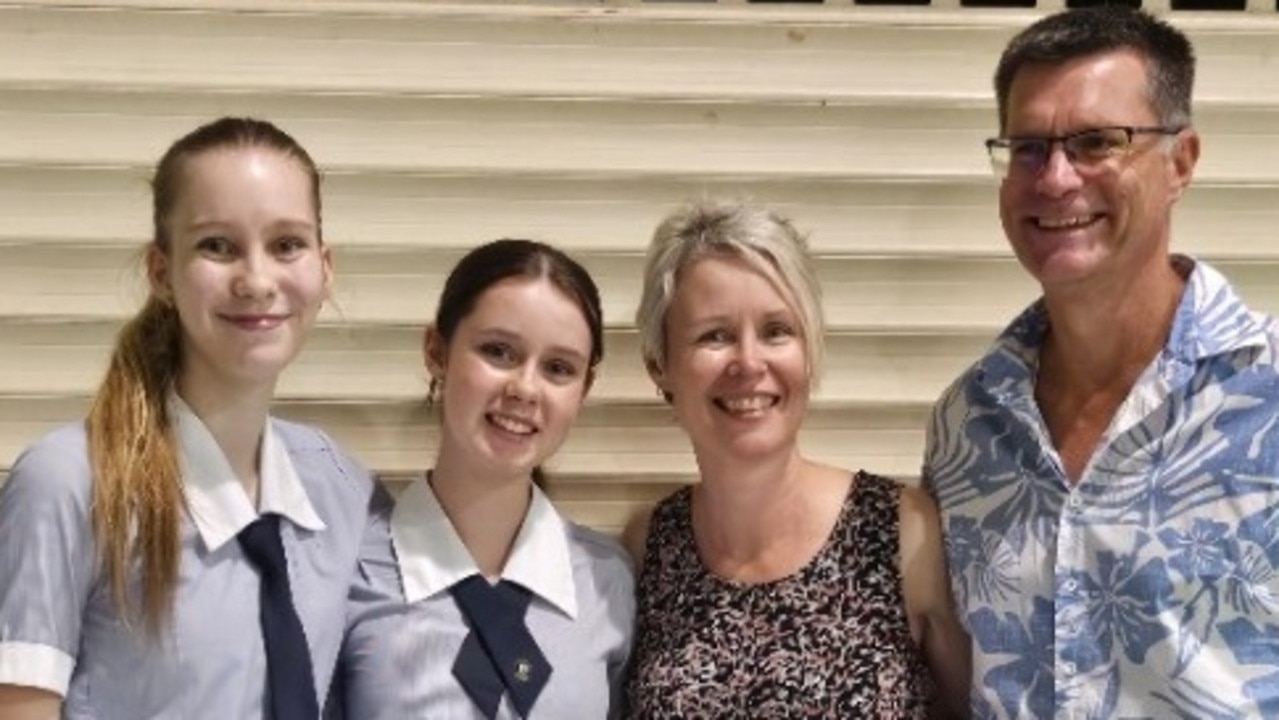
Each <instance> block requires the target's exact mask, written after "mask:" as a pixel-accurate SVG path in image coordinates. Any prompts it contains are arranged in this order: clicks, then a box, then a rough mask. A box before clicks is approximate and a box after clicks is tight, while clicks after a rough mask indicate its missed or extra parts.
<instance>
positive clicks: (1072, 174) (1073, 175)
mask: <svg viewBox="0 0 1279 720" xmlns="http://www.w3.org/2000/svg"><path fill="white" fill-rule="evenodd" d="M1082 182H1083V179H1082V178H1081V177H1080V176H1079V171H1078V170H1077V169H1076V168H1075V165H1074V163H1072V162H1071V161H1070V157H1069V156H1068V155H1067V154H1066V148H1065V147H1064V146H1063V145H1062V144H1061V143H1053V144H1052V145H1051V146H1050V147H1049V148H1048V157H1047V158H1045V159H1044V166H1043V167H1042V168H1040V170H1039V175H1038V176H1037V177H1036V178H1035V189H1036V190H1037V191H1038V192H1039V194H1041V195H1044V196H1046V197H1051V198H1059V197H1063V196H1065V195H1066V194H1067V193H1071V192H1074V191H1076V190H1078V189H1079V187H1080V185H1081V184H1082Z"/></svg>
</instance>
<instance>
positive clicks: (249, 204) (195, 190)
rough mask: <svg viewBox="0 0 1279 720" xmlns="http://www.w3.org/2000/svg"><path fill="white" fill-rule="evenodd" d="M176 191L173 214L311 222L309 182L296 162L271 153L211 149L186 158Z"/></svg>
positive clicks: (312, 208)
mask: <svg viewBox="0 0 1279 720" xmlns="http://www.w3.org/2000/svg"><path fill="white" fill-rule="evenodd" d="M177 184H178V187H176V188H174V191H175V195H174V200H175V205H176V207H175V210H177V211H178V212H179V213H180V212H182V211H183V210H184V209H185V210H188V211H194V210H195V208H196V207H197V206H198V207H200V208H201V209H202V210H204V211H209V210H213V209H216V210H217V211H219V212H231V211H241V212H243V211H248V210H252V209H256V210H261V211H274V212H277V213H279V214H281V215H288V216H294V215H304V216H306V217H301V218H298V219H313V216H314V214H315V210H316V208H315V200H314V193H313V190H314V188H313V179H312V178H311V175H310V174H309V173H308V172H307V170H306V168H304V167H303V166H302V164H301V163H300V162H299V161H298V160H297V159H295V158H293V157H291V156H289V155H286V154H284V153H281V152H279V151H277V150H273V149H270V148H260V147H227V148H215V149H212V150H206V151H204V152H200V153H196V154H194V155H191V156H189V157H187V158H186V159H185V160H184V161H183V163H182V167H181V170H180V173H179V176H178V183H177Z"/></svg>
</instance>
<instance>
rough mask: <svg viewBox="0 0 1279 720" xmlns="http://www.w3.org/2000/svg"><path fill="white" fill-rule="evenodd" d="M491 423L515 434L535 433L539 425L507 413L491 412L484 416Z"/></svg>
mask: <svg viewBox="0 0 1279 720" xmlns="http://www.w3.org/2000/svg"><path fill="white" fill-rule="evenodd" d="M484 417H485V419H486V420H488V421H489V423H490V424H491V425H493V426H495V427H497V428H498V429H499V430H505V431H506V432H508V433H511V434H513V435H533V434H535V433H536V432H537V427H536V426H534V425H533V424H532V423H530V422H526V421H524V420H520V419H518V418H513V417H510V416H507V415H497V414H495V413H489V414H487V415H485V416H484Z"/></svg>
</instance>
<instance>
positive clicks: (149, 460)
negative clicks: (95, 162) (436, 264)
mask: <svg viewBox="0 0 1279 720" xmlns="http://www.w3.org/2000/svg"><path fill="white" fill-rule="evenodd" d="M152 191H153V224H154V229H153V232H154V235H153V238H152V241H151V242H150V243H149V244H148V245H147V247H146V249H145V261H144V262H145V267H146V275H147V279H148V282H149V285H150V294H149V297H148V298H147V300H146V302H145V304H144V305H143V307H142V309H141V310H140V311H139V312H138V313H137V315H135V316H134V317H133V318H132V319H130V320H129V321H128V322H126V323H125V324H124V326H123V327H122V328H121V330H120V332H119V335H118V337H117V339H116V344H115V347H114V350H113V352H112V355H111V358H110V363H109V366H108V369H107V372H106V376H105V378H104V379H103V381H102V384H101V386H100V387H99V389H98V391H97V393H96V394H95V395H94V397H93V402H92V404H91V407H90V410H89V415H88V418H87V419H86V420H85V421H84V422H81V423H75V424H73V425H69V426H66V427H63V428H60V429H58V430H55V431H53V432H52V433H50V434H49V435H47V436H45V437H43V438H41V439H40V440H38V441H37V442H36V443H35V444H33V445H32V446H31V447H29V448H28V449H27V450H26V451H24V452H23V454H22V455H21V456H20V457H19V458H18V460H17V461H16V462H15V464H14V466H13V469H12V472H11V474H10V477H9V479H8V481H7V482H6V483H5V484H4V485H3V486H2V487H0V717H4V718H6V719H11V720H18V719H25V718H57V717H62V718H129V719H130V720H143V719H146V718H157V719H158V718H178V717H180V718H188V719H199V718H209V719H210V720H213V719H215V718H216V719H217V720H222V719H224V718H267V717H271V718H275V719H276V720H285V719H286V718H297V719H299V720H300V719H302V718H306V719H307V720H316V718H317V717H318V715H319V713H320V708H322V706H323V702H324V700H325V697H326V695H327V690H328V685H329V678H330V676H331V675H332V672H333V665H334V662H335V659H336V655H337V651H338V646H339V644H340V642H341V635H342V631H343V624H344V613H345V599H346V595H347V589H348V586H349V584H350V578H351V577H352V575H353V573H354V570H355V563H356V556H357V552H358V546H359V543H360V538H361V535H362V533H363V531H364V526H365V522H366V517H367V507H368V502H369V499H370V496H371V492H372V483H371V482H370V481H369V479H368V476H367V474H366V473H365V472H364V471H363V470H362V469H360V468H359V467H358V466H357V465H356V464H355V463H354V462H352V461H351V460H350V459H348V458H347V457H346V456H345V455H344V454H343V453H342V452H341V451H340V450H339V449H338V448H337V447H336V446H335V445H334V443H333V442H332V440H330V439H329V438H328V437H327V436H326V435H324V434H323V433H321V432H320V431H318V430H316V429H314V428H310V427H306V426H302V425H296V424H293V423H288V422H284V421H282V420H278V419H275V418H272V417H270V416H269V415H268V411H269V406H270V403H271V399H272V396H273V394H274V389H275V385H276V381H277V379H278V377H279V374H280V372H282V371H283V370H284V368H285V367H286V366H287V365H288V364H289V362H291V361H292V360H293V358H294V357H295V356H296V354H297V353H298V351H299V350H300V349H301V346H302V342H303V340H304V339H305V336H306V335H307V333H308V331H309V330H310V328H311V326H312V325H313V324H314V322H315V318H316V315H317V313H318V312H319V309H320V306H321V305H322V303H323V302H324V300H325V299H326V297H327V296H328V293H329V288H330V285H331V282H332V263H331V258H330V254H329V248H328V247H327V246H326V245H325V244H324V242H323V239H322V234H321V223H320V175H319V172H318V170H317V168H316V166H315V163H314V162H313V161H312V160H311V158H310V156H309V155H308V154H307V152H306V151H305V150H304V149H303V148H302V146H301V145H300V144H298V143H297V141H296V140H294V139H293V138H292V137H290V136H289V135H288V134H287V133H285V132H283V131H282V130H280V129H279V128H277V127H275V126H274V125H272V124H270V123H268V122H265V121H261V120H255V119H250V118H222V119H220V120H217V121H214V122H212V123H209V124H207V125H203V126H201V127H199V128H197V129H196V130H194V131H192V132H191V133H189V134H187V135H186V136H184V137H182V138H180V139H179V140H178V141H176V142H175V143H174V144H173V145H172V146H170V148H169V149H168V151H167V152H166V153H165V154H164V156H163V157H162V158H161V160H160V162H159V164H158V165H157V167H156V171H155V177H154V179H153V181H152Z"/></svg>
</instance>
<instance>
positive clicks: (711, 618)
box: [627, 472, 933, 720]
mask: <svg viewBox="0 0 1279 720" xmlns="http://www.w3.org/2000/svg"><path fill="white" fill-rule="evenodd" d="M900 496H901V486H899V485H898V484H897V483H895V482H894V481H892V480H889V479H887V478H882V477H877V476H874V475H870V474H867V473H864V472H859V473H858V474H857V476H856V478H855V480H854V482H853V483H852V488H851V490H850V491H849V494H848V497H847V499H846V500H845V501H844V507H843V510H842V511H841V513H840V517H839V519H838V520H837V521H836V524H835V527H834V529H833V531H832V532H831V535H830V537H829V538H828V539H827V541H826V543H825V545H824V546H823V547H822V549H821V550H819V551H818V553H817V555H816V556H814V557H813V559H812V560H810V561H809V562H808V564H807V565H805V566H804V567H803V568H801V569H800V570H799V571H797V572H796V573H794V574H793V575H790V576H788V577H785V578H782V579H780V580H775V581H771V582H766V583H757V584H742V583H734V582H730V581H727V580H724V579H721V578H719V577H717V576H715V575H713V574H711V573H710V572H709V571H708V570H707V569H706V568H705V567H704V566H703V565H702V562H701V559H700V557H699V556H698V555H697V550H696V546H695V544H694V541H693V528H692V521H691V513H690V507H691V506H690V498H691V492H690V488H683V489H681V490H679V491H677V492H675V493H674V494H672V495H671V496H670V497H668V498H666V499H665V500H663V501H662V502H661V503H659V504H658V506H657V508H656V509H655V511H654V514H653V519H652V523H651V524H650V526H649V534H648V540H647V546H646V550H645V556H644V565H643V568H642V570H641V573H640V579H639V585H638V587H637V592H638V597H637V614H636V621H637V627H636V640H635V642H636V644H635V649H634V652H633V655H632V663H633V665H632V667H631V675H630V677H629V679H628V683H627V703H628V707H627V717H629V718H634V719H637V720H639V719H648V718H654V719H655V718H788V719H789V718H859V719H863V718H921V719H922V718H924V717H925V716H926V710H927V707H928V701H929V698H930V695H931V694H932V692H933V688H932V683H931V681H930V679H929V676H928V670H927V668H926V666H925V665H924V662H923V657H922V656H921V654H920V652H919V650H918V647H917V646H916V644H915V642H914V640H913V639H912V638H911V635H910V627H909V623H908V621H907V616H906V610H905V605H904V601H903V598H902V591H901V573H900V569H899V555H900V553H899V550H898V547H899V544H898V524H899V523H898V509H897V508H898V502H899V499H900Z"/></svg>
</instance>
